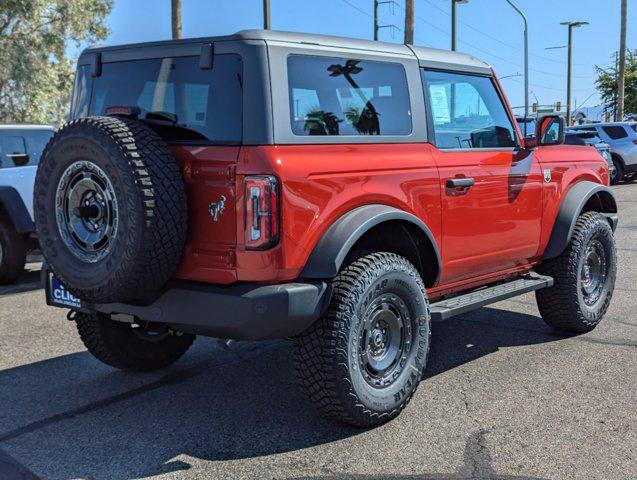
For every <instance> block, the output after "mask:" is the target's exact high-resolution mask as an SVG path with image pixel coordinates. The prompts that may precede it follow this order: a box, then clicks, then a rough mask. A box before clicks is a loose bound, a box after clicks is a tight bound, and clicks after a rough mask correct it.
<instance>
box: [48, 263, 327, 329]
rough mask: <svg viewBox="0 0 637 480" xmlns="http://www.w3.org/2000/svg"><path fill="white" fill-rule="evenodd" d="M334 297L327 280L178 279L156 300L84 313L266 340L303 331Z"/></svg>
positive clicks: (97, 307) (84, 307) (87, 305)
mask: <svg viewBox="0 0 637 480" xmlns="http://www.w3.org/2000/svg"><path fill="white" fill-rule="evenodd" d="M43 277H44V278H46V277H48V275H46V274H45V275H43ZM331 294H332V288H331V286H330V285H328V284H326V283H324V282H313V283H285V284H279V285H255V284H235V285H232V286H227V287H223V286H217V285H209V284H203V283H195V282H182V281H174V282H170V283H169V284H168V285H166V287H165V288H164V289H163V290H162V291H161V292H159V293H158V294H157V296H156V297H155V298H153V299H152V300H150V301H146V302H143V303H105V304H90V303H86V302H82V307H81V308H80V309H79V310H81V311H84V312H87V313H96V312H99V313H105V314H109V315H116V314H119V315H116V317H115V319H118V320H123V321H132V320H133V319H132V318H130V317H127V316H133V317H135V318H136V319H137V320H143V321H149V322H158V323H165V324H170V325H172V326H173V327H174V328H175V329H177V330H180V331H183V332H187V333H195V334H199V335H206V336H211V337H219V338H233V339H236V340H265V339H272V338H285V337H291V336H294V335H298V334H300V333H301V332H303V331H304V330H305V329H306V328H308V327H309V326H310V325H311V324H312V323H313V322H314V321H316V320H317V319H318V318H319V317H320V316H321V315H322V314H323V312H324V311H325V309H326V307H327V305H328V304H329V301H330V299H331Z"/></svg>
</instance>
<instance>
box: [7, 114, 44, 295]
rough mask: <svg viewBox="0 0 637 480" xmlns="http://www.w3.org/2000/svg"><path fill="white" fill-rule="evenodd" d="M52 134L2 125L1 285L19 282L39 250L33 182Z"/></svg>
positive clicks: (37, 127)
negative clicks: (29, 253)
mask: <svg viewBox="0 0 637 480" xmlns="http://www.w3.org/2000/svg"><path fill="white" fill-rule="evenodd" d="M52 135H53V127H51V126H48V125H0V285H2V284H7V283H11V282H13V281H15V280H16V278H17V277H18V276H19V275H20V273H21V272H22V270H23V269H24V263H25V260H26V253H27V251H28V250H31V249H33V248H36V247H37V240H36V238H35V224H34V223H33V183H34V181H35V172H36V170H37V167H38V162H39V161H40V156H41V155H42V151H43V150H44V147H45V146H46V144H47V142H48V141H49V139H50V138H51V136H52Z"/></svg>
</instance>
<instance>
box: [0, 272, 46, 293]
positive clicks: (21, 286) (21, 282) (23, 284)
mask: <svg viewBox="0 0 637 480" xmlns="http://www.w3.org/2000/svg"><path fill="white" fill-rule="evenodd" d="M38 288H42V284H41V281H40V270H39V268H38V269H37V270H35V269H29V270H25V271H24V272H23V273H22V275H20V277H19V278H18V279H17V280H16V281H15V282H14V283H12V284H9V285H0V298H2V297H4V296H7V295H15V294H16V293H25V292H31V291H33V290H37V289H38Z"/></svg>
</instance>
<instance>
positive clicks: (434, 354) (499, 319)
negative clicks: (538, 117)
mask: <svg viewBox="0 0 637 480" xmlns="http://www.w3.org/2000/svg"><path fill="white" fill-rule="evenodd" d="M562 338H565V337H563V336H560V335H556V334H555V333H553V332H552V331H551V330H550V329H549V328H548V327H546V326H545V325H544V324H543V323H542V321H541V320H540V319H539V318H538V317H535V316H531V315H526V314H521V313H514V312H508V311H504V310H498V309H492V308H483V309H481V310H478V311H476V312H473V313H471V314H466V315H463V316H461V317H457V318H455V319H451V320H448V321H446V322H442V323H436V324H434V333H433V337H432V348H431V353H430V361H429V365H428V368H427V371H426V374H425V376H426V377H432V376H434V375H437V374H440V373H443V372H445V371H448V370H450V369H454V368H456V367H458V366H460V365H463V364H466V363H468V362H471V361H473V360H476V359H478V358H480V357H483V356H485V355H488V354H490V353H493V352H496V351H497V350H498V349H500V348H502V347H511V346H516V345H532V344H541V343H546V342H551V341H555V340H559V339H562ZM291 350H292V349H291V345H290V344H289V342H284V341H275V342H263V343H246V344H238V345H237V346H236V347H235V348H233V349H231V350H230V351H223V350H221V349H219V348H218V347H216V343H215V342H214V341H213V340H211V339H199V340H198V341H197V342H196V343H195V347H194V348H193V351H192V352H190V353H189V354H188V355H187V356H186V357H185V358H184V359H183V360H182V361H181V362H179V363H177V364H176V365H175V366H173V367H172V368H169V369H166V370H164V371H162V372H157V373H154V374H139V375H135V374H130V373H125V372H119V371H116V370H112V369H110V368H108V367H106V366H103V365H101V364H99V363H98V362H97V361H96V360H94V359H93V358H92V357H91V356H90V355H89V354H88V353H87V352H79V353H73V354H70V355H65V356H59V357H55V358H51V359H49V360H44V361H40V362H37V363H32V364H28V365H24V366H19V367H15V368H12V369H7V370H4V371H0V449H5V450H7V451H8V452H9V453H10V454H11V455H12V457H14V458H17V459H19V460H20V461H22V462H24V464H25V466H26V467H28V468H29V469H30V470H32V471H34V472H36V473H37V474H39V475H42V476H43V477H45V478H52V479H68V478H87V477H88V478H95V479H109V480H118V479H122V480H123V479H133V478H144V477H148V476H152V475H159V474H163V473H169V472H176V471H180V470H188V469H190V468H191V465H190V464H189V463H188V457H195V458H198V459H202V460H207V461H223V460H239V459H249V458H255V457H262V456H267V455H273V454H277V453H285V452H294V451H298V450H301V449H305V448H310V447H313V446H317V445H322V444H326V443H330V442H334V441H338V440H341V439H344V438H348V437H352V436H355V435H357V434H360V433H362V432H364V430H361V429H356V428H350V427H345V426H342V425H340V424H336V423H334V422H330V421H326V420H323V419H322V418H320V417H319V416H318V415H317V414H316V413H315V412H314V411H313V410H312V409H311V407H310V406H309V405H308V404H307V403H306V402H305V400H304V399H303V398H302V397H301V394H300V393H299V390H298V388H297V385H296V381H295V379H294V371H293V365H292V358H291V357H292V355H291V353H292V352H291ZM419 394H422V395H427V389H426V388H424V389H422V390H420V392H419ZM417 398H418V395H417V396H416V400H415V401H417ZM403 415H409V408H408V409H407V410H406V412H405V413H403ZM477 433H480V432H477ZM475 442H476V439H471V438H470V439H469V440H468V443H467V449H471V448H474V447H472V446H471V445H474V444H475ZM475 448H476V449H477V450H476V452H477V453H475V452H474V454H472V455H474V456H475V455H477V454H479V455H482V457H480V458H482V459H483V460H480V461H483V463H484V462H485V461H487V460H484V458H487V457H485V452H484V447H483V446H480V448H478V447H475ZM487 453H488V452H487ZM182 455H185V456H186V457H182ZM466 455H468V454H467V453H465V456H466ZM465 462H466V460H465ZM474 463H475V462H474ZM485 465H486V466H484V465H483V467H484V468H483V470H484V471H486V470H485V469H487V467H488V465H487V464H485ZM466 468H468V467H466V466H465V467H462V468H461V469H460V470H459V471H458V475H457V476H449V475H442V474H440V475H438V474H436V473H432V474H431V475H429V476H421V477H404V478H423V479H426V478H432V479H434V478H441V479H442V478H445V479H446V478H467V475H466V472H465V470H466ZM321 478H332V477H329V476H328V477H321ZM335 478H336V477H335ZM339 478H355V479H358V478H365V479H373V478H376V477H373V476H371V477H356V476H353V477H342V476H341V477H339ZM379 478H380V477H379ZM383 478H387V477H383ZM396 478H403V477H396ZM502 478H518V479H519V478H522V477H502Z"/></svg>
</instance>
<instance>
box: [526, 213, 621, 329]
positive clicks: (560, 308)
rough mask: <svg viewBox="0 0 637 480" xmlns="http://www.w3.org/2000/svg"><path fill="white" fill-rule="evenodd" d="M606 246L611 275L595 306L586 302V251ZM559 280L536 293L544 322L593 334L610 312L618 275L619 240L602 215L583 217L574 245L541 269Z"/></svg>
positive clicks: (581, 217)
mask: <svg viewBox="0 0 637 480" xmlns="http://www.w3.org/2000/svg"><path fill="white" fill-rule="evenodd" d="M593 240H597V241H599V242H600V244H601V245H602V246H603V249H604V252H605V255H606V263H607V273H606V278H605V282H604V286H603V290H602V291H601V294H600V296H599V299H598V300H597V301H596V302H595V303H594V304H592V305H587V304H586V303H585V302H584V300H583V294H582V288H581V281H582V278H581V276H582V268H583V263H584V260H585V254H586V251H587V249H588V247H589V245H590V244H591V241H593ZM537 270H538V271H539V272H540V273H542V274H544V275H550V276H551V277H553V278H554V279H555V285H554V286H553V287H550V288H544V289H541V290H538V291H536V292H535V297H536V300H537V305H538V308H539V310H540V315H541V316H542V319H543V320H544V321H545V322H546V323H547V324H548V325H550V326H551V327H553V328H555V329H558V330H562V331H566V332H572V333H585V332H589V331H591V330H593V329H594V328H595V327H596V326H597V324H598V323H599V322H600V321H601V319H602V317H603V316H604V314H605V313H606V311H607V310H608V306H609V305H610V301H611V298H612V296H613V290H614V288H615V277H616V275H617V252H616V248H615V238H614V236H613V230H612V229H611V227H610V225H609V223H608V221H607V220H606V218H605V217H604V216H603V215H602V214H601V213H598V212H587V213H584V214H582V215H581V216H580V217H579V218H578V219H577V222H576V224H575V228H574V230H573V235H572V237H571V241H570V242H569V244H568V246H567V247H566V250H564V252H562V254H560V255H559V256H558V257H556V258H553V259H550V260H548V261H546V262H543V263H542V264H541V265H540V266H539V267H538V269H537Z"/></svg>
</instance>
